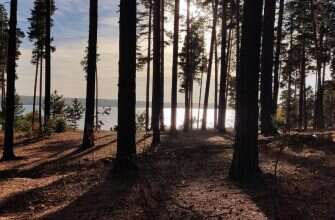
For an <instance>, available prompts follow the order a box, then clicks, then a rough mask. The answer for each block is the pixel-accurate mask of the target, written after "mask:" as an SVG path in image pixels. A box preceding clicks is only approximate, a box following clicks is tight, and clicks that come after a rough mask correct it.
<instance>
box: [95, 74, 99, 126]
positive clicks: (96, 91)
mask: <svg viewBox="0 0 335 220" xmlns="http://www.w3.org/2000/svg"><path fill="white" fill-rule="evenodd" d="M99 127H100V125H99V80H98V68H97V69H96V71H95V130H96V131H98V130H99Z"/></svg>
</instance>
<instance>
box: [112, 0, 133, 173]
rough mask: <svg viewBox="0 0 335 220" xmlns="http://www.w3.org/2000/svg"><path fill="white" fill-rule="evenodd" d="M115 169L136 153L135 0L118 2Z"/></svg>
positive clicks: (125, 165) (129, 163)
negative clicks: (118, 34) (118, 62)
mask: <svg viewBox="0 0 335 220" xmlns="http://www.w3.org/2000/svg"><path fill="white" fill-rule="evenodd" d="M119 65H120V66H119V95H118V109H119V113H118V133H117V156H116V157H117V162H118V163H117V165H118V166H117V167H116V168H117V169H121V170H124V169H126V170H129V169H131V168H132V167H133V162H132V159H133V157H134V156H135V155H136V143H135V142H136V140H135V139H136V123H135V109H136V1H133V0H121V2H120V64H119Z"/></svg>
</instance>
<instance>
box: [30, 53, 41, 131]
mask: <svg viewBox="0 0 335 220" xmlns="http://www.w3.org/2000/svg"><path fill="white" fill-rule="evenodd" d="M38 66H39V58H37V59H36V72H35V81H34V98H33V116H32V120H31V129H32V131H34V130H35V114H36V93H37V91H36V90H37V78H38Z"/></svg>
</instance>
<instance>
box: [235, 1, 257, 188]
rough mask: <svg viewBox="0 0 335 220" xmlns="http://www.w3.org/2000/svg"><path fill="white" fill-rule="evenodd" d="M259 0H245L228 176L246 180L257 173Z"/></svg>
mask: <svg viewBox="0 0 335 220" xmlns="http://www.w3.org/2000/svg"><path fill="white" fill-rule="evenodd" d="M262 5H263V1H262V0H245V1H244V13H243V26H242V41H241V43H242V44H241V51H240V52H241V55H240V57H241V59H240V74H239V80H238V87H239V89H238V92H239V93H240V94H239V95H238V96H237V98H238V99H237V102H238V111H237V117H238V120H237V122H238V123H237V126H236V137H235V145H234V155H233V161H232V165H231V168H230V177H231V178H232V179H234V180H237V181H239V182H246V181H249V180H251V179H253V178H254V177H255V175H256V174H257V173H259V166H258V144H257V139H258V84H259V66H260V45H261V26H262V8H263V7H262Z"/></svg>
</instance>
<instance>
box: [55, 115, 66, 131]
mask: <svg viewBox="0 0 335 220" xmlns="http://www.w3.org/2000/svg"><path fill="white" fill-rule="evenodd" d="M66 128H67V125H66V121H65V120H64V118H57V119H56V121H55V129H54V130H55V132H56V133H62V132H65V131H66Z"/></svg>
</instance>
